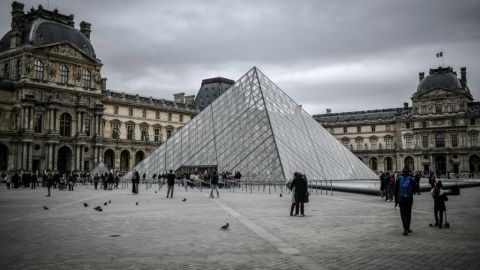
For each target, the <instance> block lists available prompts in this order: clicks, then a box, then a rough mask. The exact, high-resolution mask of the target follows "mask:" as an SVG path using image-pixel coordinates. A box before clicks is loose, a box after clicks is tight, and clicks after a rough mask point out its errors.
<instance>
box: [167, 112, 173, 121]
mask: <svg viewBox="0 0 480 270" xmlns="http://www.w3.org/2000/svg"><path fill="white" fill-rule="evenodd" d="M168 121H172V113H168Z"/></svg>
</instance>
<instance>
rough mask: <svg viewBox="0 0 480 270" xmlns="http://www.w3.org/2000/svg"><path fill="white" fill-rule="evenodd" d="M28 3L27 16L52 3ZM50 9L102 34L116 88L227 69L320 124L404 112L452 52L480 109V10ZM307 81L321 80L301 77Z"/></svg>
mask: <svg viewBox="0 0 480 270" xmlns="http://www.w3.org/2000/svg"><path fill="white" fill-rule="evenodd" d="M24 2H25V4H26V8H27V9H28V8H29V7H30V6H31V5H32V4H34V5H37V4H38V2H43V5H44V7H47V4H48V3H45V2H46V1H38V0H31V1H24ZM49 5H50V8H51V9H52V8H54V7H55V6H56V7H58V9H59V11H60V12H62V13H67V14H68V13H73V14H75V19H76V22H77V25H78V23H79V22H80V21H81V20H86V21H89V22H91V23H92V41H93V44H94V46H95V49H96V52H97V56H98V57H99V58H100V59H101V60H102V61H103V63H104V67H103V71H102V74H103V76H106V77H108V78H109V86H110V87H112V88H115V89H122V90H125V91H129V92H141V93H143V94H147V95H154V96H159V95H161V96H160V97H163V98H170V97H171V96H170V95H171V93H173V92H175V91H176V90H182V91H189V92H191V93H194V92H196V91H197V90H198V88H199V86H200V82H201V80H202V79H204V78H207V77H211V76H217V75H218V74H219V73H218V70H219V69H220V75H221V76H225V77H230V78H232V79H238V78H239V77H240V76H241V75H243V73H245V72H246V71H247V70H248V69H249V68H251V66H253V65H256V66H258V67H260V68H261V69H262V70H263V71H264V72H265V74H266V75H267V76H269V77H271V79H272V80H273V81H275V82H277V83H278V84H279V86H281V87H282V88H283V89H284V90H285V91H287V93H288V94H289V95H291V96H292V97H293V98H294V99H295V100H297V101H298V102H299V103H301V104H304V105H305V106H304V107H305V108H307V110H308V111H309V112H310V113H321V112H323V111H324V109H325V108H332V109H334V110H335V111H339V110H355V109H368V108H372V109H373V108H383V107H396V106H401V103H402V102H403V101H405V100H409V97H410V96H411V94H413V91H414V90H415V87H416V84H417V76H418V75H417V73H418V72H419V71H428V68H431V67H435V66H436V65H438V64H439V61H438V59H436V58H435V57H434V54H435V52H437V51H439V50H442V49H443V50H444V51H445V61H446V64H449V65H453V66H454V67H455V68H456V69H457V70H458V68H459V67H460V66H467V67H468V71H469V85H470V88H471V90H472V91H473V94H474V96H475V97H476V98H478V89H479V88H480V78H479V76H475V75H474V74H478V73H479V72H480V59H479V58H478V57H477V56H478V51H479V48H480V27H479V26H480V17H479V16H478V14H479V11H480V2H479V1H466V0H465V1H449V0H440V1H413V0H405V1H380V0H376V1H373V0H367V1H253V0H252V1H127V0H122V1H93V0H87V1H60V0H57V1H52V0H50V4H49ZM0 10H1V16H0V32H6V31H7V30H8V28H9V25H10V14H9V12H10V7H9V3H7V2H5V1H4V2H2V3H0ZM352 66H356V67H357V68H354V69H352ZM219 67H220V68H219ZM332 70H333V71H332ZM316 71H321V72H322V73H319V74H316V73H315V72H316ZM342 71H343V72H342ZM302 73H305V74H312V75H311V76H310V77H308V76H305V74H303V76H297V77H295V76H292V74H302ZM325 74H327V75H328V76H326V75H325ZM315 76H316V77H317V78H318V79H315ZM327 106H328V107H327Z"/></svg>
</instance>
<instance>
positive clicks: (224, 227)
mask: <svg viewBox="0 0 480 270" xmlns="http://www.w3.org/2000/svg"><path fill="white" fill-rule="evenodd" d="M229 226H230V224H228V222H227V224H225V225H223V226H222V227H220V229H222V230H224V231H226V230H228V227H229Z"/></svg>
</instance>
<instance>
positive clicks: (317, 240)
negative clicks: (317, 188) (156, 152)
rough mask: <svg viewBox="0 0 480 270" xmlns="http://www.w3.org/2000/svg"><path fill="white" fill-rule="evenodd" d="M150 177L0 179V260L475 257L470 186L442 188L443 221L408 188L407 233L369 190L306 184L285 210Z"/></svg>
mask: <svg viewBox="0 0 480 270" xmlns="http://www.w3.org/2000/svg"><path fill="white" fill-rule="evenodd" d="M155 189H156V188H155V187H152V188H150V189H149V190H148V191H146V190H145V188H144V187H142V189H141V191H140V194H139V195H132V194H130V193H129V191H128V189H125V190H115V191H103V190H101V191H94V190H92V187H90V186H88V187H87V186H80V187H77V189H76V191H74V192H67V191H62V192H59V191H56V190H54V191H53V196H52V197H49V198H47V197H44V195H45V190H43V189H37V190H33V191H32V190H29V189H24V190H23V189H22V190H5V189H1V190H0V216H1V219H0V269H117V270H119V269H383V268H385V269H409V270H411V269H480V259H479V257H480V256H479V255H480V230H479V228H480V210H479V209H478V207H479V206H480V196H479V192H480V188H479V187H474V188H465V189H462V190H461V196H451V197H450V200H449V201H448V202H447V209H448V221H449V222H450V224H451V228H450V229H438V228H430V227H429V226H428V224H429V223H431V222H432V221H433V214H432V208H433V200H432V198H431V196H430V195H428V194H426V193H424V194H423V195H420V196H416V197H415V202H414V213H413V222H412V230H413V233H412V234H410V235H408V236H403V235H402V231H403V230H402V228H401V222H400V217H399V210H398V209H397V210H395V209H394V207H393V203H391V202H384V201H382V200H381V199H380V198H379V197H375V196H368V195H361V194H351V193H341V192H334V196H330V195H328V196H327V195H325V194H322V195H320V193H318V194H317V193H315V192H314V193H313V194H312V195H311V196H310V197H311V200H310V203H309V204H306V214H307V216H306V217H290V216H289V215H288V212H289V206H290V201H289V198H290V196H289V195H288V194H284V196H283V197H282V198H280V196H279V194H278V193H277V194H265V193H262V192H258V191H257V192H254V194H250V193H245V192H241V191H240V190H236V192H228V191H225V190H220V192H221V194H220V199H210V198H208V192H209V190H203V192H200V191H197V190H194V191H192V190H190V189H189V191H188V192H187V193H185V192H184V190H183V189H182V188H179V187H176V190H175V194H174V195H175V197H174V198H173V199H166V198H165V197H164V196H165V192H166V190H165V189H164V188H163V189H161V190H160V191H159V192H158V194H155V193H154V190H155ZM183 198H187V200H186V201H185V202H182V199H183ZM108 200H112V203H111V204H109V205H107V206H103V202H105V201H108ZM137 201H138V203H139V205H138V206H136V205H135V202H137ZM83 202H87V203H88V204H89V205H90V207H88V208H84V207H83ZM43 205H47V206H48V207H50V209H49V210H43V208H42V206H43ZM97 205H101V206H102V208H104V211H103V212H96V211H94V210H93V209H92V208H93V207H94V206H97ZM226 222H229V223H230V228H229V230H228V231H221V230H220V226H222V225H223V224H225V223H226Z"/></svg>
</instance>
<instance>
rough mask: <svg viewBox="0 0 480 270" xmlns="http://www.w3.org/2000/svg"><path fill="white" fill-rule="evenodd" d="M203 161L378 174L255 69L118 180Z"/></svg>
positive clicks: (345, 175)
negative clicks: (134, 172) (134, 173)
mask: <svg viewBox="0 0 480 270" xmlns="http://www.w3.org/2000/svg"><path fill="white" fill-rule="evenodd" d="M204 166H205V167H213V166H215V167H217V170H218V171H219V172H222V171H230V172H234V171H240V172H241V173H242V175H243V176H247V177H255V178H256V179H257V180H264V181H285V180H286V179H291V178H292V177H293V173H294V172H296V171H301V172H304V173H305V174H306V175H307V178H308V179H309V180H356V179H358V180H360V179H377V178H378V177H377V175H376V174H375V173H374V172H373V171H371V170H370V169H369V168H368V167H367V166H366V165H365V164H363V163H362V162H361V161H360V160H359V159H358V158H357V157H356V156H355V155H353V154H352V153H351V152H350V151H349V150H348V149H346V148H345V147H344V146H343V145H342V144H341V143H340V142H338V141H337V140H336V139H335V138H334V137H333V136H332V135H330V133H328V132H327V131H326V130H325V129H324V128H323V127H322V126H321V125H320V124H319V123H317V122H316V121H315V120H314V119H313V118H312V117H311V116H310V115H308V113H306V112H305V111H304V110H303V109H302V108H301V107H300V106H299V105H298V104H296V103H295V101H293V100H292V99H291V98H290V97H289V96H288V95H287V94H286V93H284V92H283V91H282V90H281V89H280V88H279V87H277V86H276V85H275V84H274V83H273V82H272V81H270V79H268V78H267V77H266V76H265V75H264V74H263V73H262V72H260V71H259V70H258V68H256V67H253V68H252V69H251V70H250V71H248V72H247V73H246V74H245V75H244V76H243V77H241V78H240V79H239V80H238V81H237V82H236V83H235V84H234V85H233V86H232V87H231V88H230V89H228V90H227V91H226V92H225V93H224V94H223V95H221V96H220V97H218V98H217V99H216V100H215V101H214V102H212V104H210V105H209V106H208V107H206V108H205V109H204V110H203V111H202V112H201V113H200V114H198V115H197V116H196V117H195V118H193V119H192V120H191V121H190V122H188V123H187V124H186V125H185V126H183V127H182V128H181V129H180V130H179V131H177V132H176V133H175V134H174V135H173V136H172V137H170V138H169V139H168V140H167V141H166V142H165V143H163V144H162V145H160V146H159V147H158V148H157V149H155V150H154V151H153V152H152V153H151V154H150V155H149V156H147V157H146V158H145V159H144V160H143V161H142V162H140V163H139V164H137V166H135V168H133V170H132V171H130V172H129V173H128V174H126V175H125V176H124V178H126V179H130V178H131V176H132V173H133V171H134V170H136V171H138V172H139V173H140V175H143V173H146V175H147V176H152V175H154V174H157V175H158V174H161V173H164V172H168V171H170V170H174V171H175V170H177V169H179V168H181V167H189V168H195V167H204Z"/></svg>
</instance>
